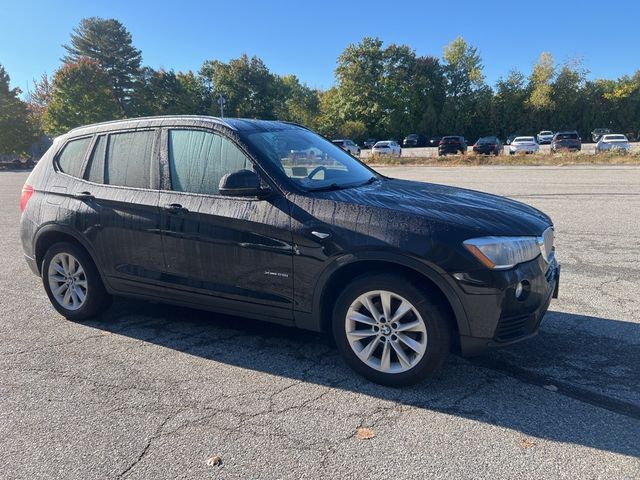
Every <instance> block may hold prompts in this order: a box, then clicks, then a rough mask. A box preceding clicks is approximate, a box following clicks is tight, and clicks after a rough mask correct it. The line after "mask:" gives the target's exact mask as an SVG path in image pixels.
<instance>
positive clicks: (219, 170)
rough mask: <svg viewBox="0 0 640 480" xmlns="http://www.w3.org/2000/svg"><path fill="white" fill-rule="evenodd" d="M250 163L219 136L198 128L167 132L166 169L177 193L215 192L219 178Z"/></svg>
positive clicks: (172, 186)
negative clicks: (167, 165)
mask: <svg viewBox="0 0 640 480" xmlns="http://www.w3.org/2000/svg"><path fill="white" fill-rule="evenodd" d="M252 168H253V165H252V163H251V161H250V160H249V158H248V157H247V156H246V155H245V154H244V153H243V152H242V151H241V150H240V149H239V148H238V147H236V146H235V144H233V142H231V141H230V140H228V139H226V138H224V137H223V136H221V135H217V134H214V133H211V132H205V131H201V130H170V131H169V171H170V174H171V188H172V190H174V191H176V192H190V193H205V194H210V195H216V194H218V193H219V192H218V185H219V183H220V179H221V178H222V177H223V176H224V175H226V174H227V173H230V172H235V171H237V170H242V169H247V170H251V169H252Z"/></svg>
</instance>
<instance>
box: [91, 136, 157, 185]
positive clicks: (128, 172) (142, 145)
mask: <svg viewBox="0 0 640 480" xmlns="http://www.w3.org/2000/svg"><path fill="white" fill-rule="evenodd" d="M154 138H155V132H154V131H152V130H149V131H143V132H125V133H114V134H111V135H109V145H108V148H107V159H106V160H107V162H106V163H107V165H106V168H105V170H104V183H105V184H107V185H120V186H123V187H136V188H149V187H150V185H151V161H152V155H153V141H154ZM97 168H99V167H97Z"/></svg>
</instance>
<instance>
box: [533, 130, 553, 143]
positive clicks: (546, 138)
mask: <svg viewBox="0 0 640 480" xmlns="http://www.w3.org/2000/svg"><path fill="white" fill-rule="evenodd" d="M536 140H537V141H538V145H545V144H547V145H548V144H549V143H551V140H553V132H552V131H551V130H542V131H541V132H540V133H539V134H538V135H536Z"/></svg>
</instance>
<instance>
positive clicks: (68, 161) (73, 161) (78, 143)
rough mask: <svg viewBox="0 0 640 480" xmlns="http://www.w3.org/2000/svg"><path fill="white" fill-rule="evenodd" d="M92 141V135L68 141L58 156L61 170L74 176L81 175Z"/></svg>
mask: <svg viewBox="0 0 640 480" xmlns="http://www.w3.org/2000/svg"><path fill="white" fill-rule="evenodd" d="M90 143H91V137H87V138H81V139H79V140H72V141H70V142H69V143H67V144H66V145H65V147H64V150H62V153H61V154H60V156H59V157H58V166H59V167H60V170H62V171H63V172H64V173H67V174H69V175H72V176H74V177H79V176H80V174H81V173H82V162H83V160H84V156H85V153H86V152H87V148H89V144H90Z"/></svg>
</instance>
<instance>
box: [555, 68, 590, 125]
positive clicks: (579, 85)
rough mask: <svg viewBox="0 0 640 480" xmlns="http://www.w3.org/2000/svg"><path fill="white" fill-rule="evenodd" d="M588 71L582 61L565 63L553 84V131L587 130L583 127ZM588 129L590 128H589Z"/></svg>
mask: <svg viewBox="0 0 640 480" xmlns="http://www.w3.org/2000/svg"><path fill="white" fill-rule="evenodd" d="M586 77H587V70H586V69H585V68H584V67H583V66H582V62H581V61H580V60H569V61H567V62H565V63H564V64H563V65H562V67H561V68H560V70H559V71H558V73H557V75H556V77H555V79H554V81H553V83H552V84H551V95H550V97H551V102H552V105H553V106H554V109H553V117H552V123H551V124H550V128H552V129H553V130H560V129H576V130H582V131H584V130H585V125H583V123H584V121H583V113H584V112H583V107H584V103H583V99H584V88H585V84H586ZM587 128H588V127H587Z"/></svg>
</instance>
